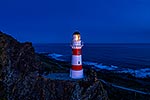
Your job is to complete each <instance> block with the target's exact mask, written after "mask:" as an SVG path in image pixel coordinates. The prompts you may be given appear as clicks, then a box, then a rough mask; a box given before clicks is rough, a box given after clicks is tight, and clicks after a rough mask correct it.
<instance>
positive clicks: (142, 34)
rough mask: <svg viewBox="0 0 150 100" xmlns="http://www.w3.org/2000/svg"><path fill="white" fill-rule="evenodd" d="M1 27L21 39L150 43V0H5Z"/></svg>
mask: <svg viewBox="0 0 150 100" xmlns="http://www.w3.org/2000/svg"><path fill="white" fill-rule="evenodd" d="M0 4H1V6H0V30H1V31H3V32H5V33H8V34H10V35H12V36H13V37H15V38H16V39H18V40H19V41H21V42H24V41H31V42H34V43H69V42H70V41H71V37H72V33H73V32H74V31H76V30H78V31H79V32H80V33H81V35H82V39H83V41H84V42H85V43H150V0H1V1H0Z"/></svg>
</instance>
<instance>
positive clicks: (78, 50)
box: [72, 49, 81, 55]
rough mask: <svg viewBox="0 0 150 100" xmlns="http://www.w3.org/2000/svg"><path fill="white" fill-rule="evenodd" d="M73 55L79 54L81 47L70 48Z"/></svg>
mask: <svg viewBox="0 0 150 100" xmlns="http://www.w3.org/2000/svg"><path fill="white" fill-rule="evenodd" d="M72 54H73V55H81V49H72Z"/></svg>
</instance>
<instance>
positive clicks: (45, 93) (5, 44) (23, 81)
mask: <svg viewBox="0 0 150 100" xmlns="http://www.w3.org/2000/svg"><path fill="white" fill-rule="evenodd" d="M37 58H39V57H37V56H36V54H35V52H34V48H33V47H32V43H29V42H26V43H20V42H18V41H17V40H16V39H14V38H13V37H11V36H9V35H7V34H4V33H2V32H0V100H21V99H23V100H107V99H108V96H107V92H106V91H105V90H104V88H103V85H102V84H101V82H100V81H97V79H96V75H95V74H92V73H93V72H90V71H89V72H88V76H87V78H86V79H84V80H78V81H76V80H72V81H71V80H51V79H46V78H44V77H42V76H41V75H40V74H39V72H40V70H41V69H42V68H41V66H43V65H42V62H41V61H40V60H39V59H37ZM49 66H51V65H49ZM52 66H53V67H51V68H54V67H58V66H57V65H56V66H54V65H52ZM58 68H59V67H58ZM58 68H57V71H58ZM51 70H54V69H51ZM93 75H94V76H93Z"/></svg>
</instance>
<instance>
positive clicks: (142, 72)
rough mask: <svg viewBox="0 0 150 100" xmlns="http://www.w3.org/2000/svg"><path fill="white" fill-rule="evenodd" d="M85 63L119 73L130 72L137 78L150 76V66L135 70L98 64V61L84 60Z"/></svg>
mask: <svg viewBox="0 0 150 100" xmlns="http://www.w3.org/2000/svg"><path fill="white" fill-rule="evenodd" d="M83 64H85V65H90V66H94V67H96V68H99V69H105V70H109V71H115V72H117V73H129V74H131V75H132V76H134V77H136V78H147V77H150V68H144V69H137V70H134V69H129V68H118V67H117V66H114V65H111V66H106V65H103V64H98V63H96V62H89V61H87V62H83ZM118 70H119V71H118Z"/></svg>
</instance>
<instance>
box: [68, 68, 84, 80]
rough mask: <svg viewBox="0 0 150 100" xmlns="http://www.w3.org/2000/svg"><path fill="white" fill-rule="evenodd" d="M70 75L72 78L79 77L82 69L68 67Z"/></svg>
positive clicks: (81, 76) (81, 75)
mask: <svg viewBox="0 0 150 100" xmlns="http://www.w3.org/2000/svg"><path fill="white" fill-rule="evenodd" d="M70 77H71V78H73V79H81V78H83V77H84V76H83V69H82V70H78V71H76V70H72V69H70Z"/></svg>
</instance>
